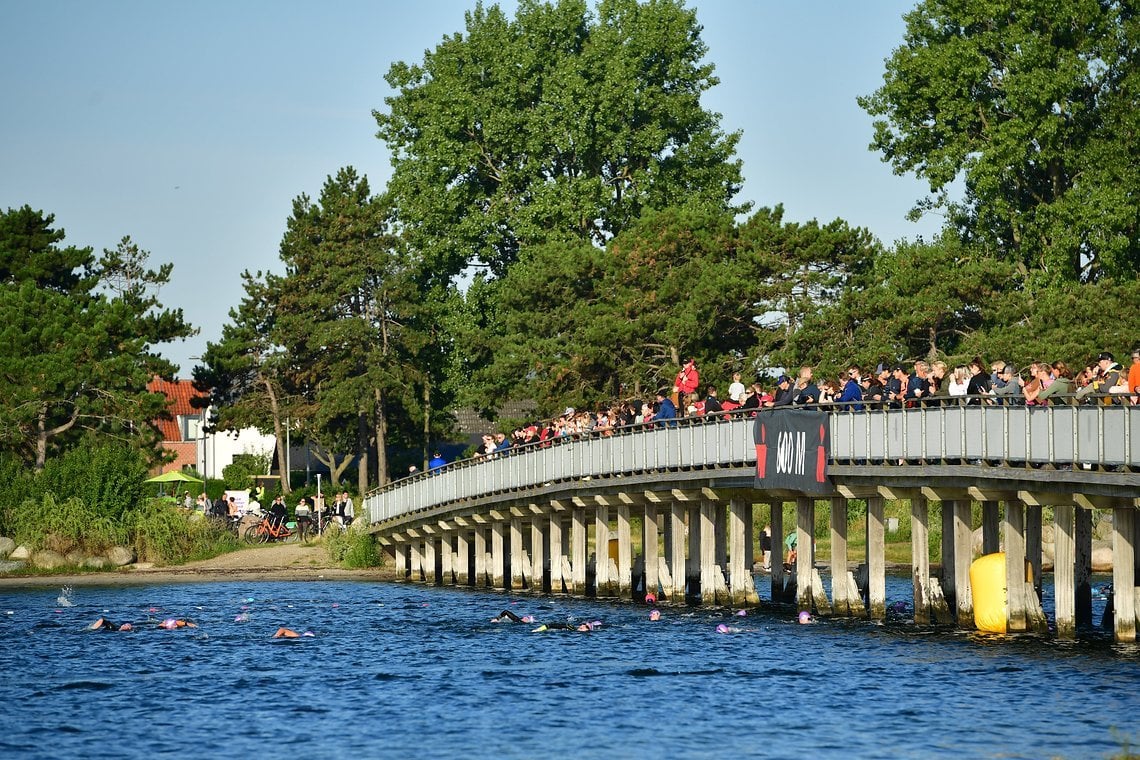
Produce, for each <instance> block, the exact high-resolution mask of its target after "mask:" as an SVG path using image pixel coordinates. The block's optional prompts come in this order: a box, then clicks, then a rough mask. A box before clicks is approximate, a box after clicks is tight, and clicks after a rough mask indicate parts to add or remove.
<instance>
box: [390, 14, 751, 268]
mask: <svg viewBox="0 0 1140 760" xmlns="http://www.w3.org/2000/svg"><path fill="white" fill-rule="evenodd" d="M700 32H701V27H700V25H699V24H698V23H697V19H696V14H695V12H694V11H693V10H691V9H688V8H685V7H684V4H683V2H681V1H680V0H648V1H647V2H637V0H602V1H601V2H600V3H599V4H598V6H597V10H596V12H591V11H590V9H589V7H588V6H587V4H586V2H584V0H556V1H554V2H539V1H538V0H522V2H521V3H520V4H519V7H518V11H517V13H516V15H515V17H514V18H513V19H510V18H508V17H507V16H506V15H505V14H504V13H503V11H502V10H501V9H500V8H499V7H498V6H497V5H492V6H490V7H489V8H487V7H484V6H483V5H482V4H481V3H480V4H478V5H476V7H475V10H473V11H471V12H469V13H468V14H467V16H466V29H465V31H464V32H463V33H458V34H454V35H451V36H448V37H445V38H444V39H443V41H442V42H441V43H440V44H439V45H437V46H436V47H435V49H434V50H429V51H427V52H426V53H425V55H424V60H423V61H422V62H421V63H416V64H408V63H404V62H399V63H396V64H394V65H393V66H392V67H391V69H390V70H389V72H388V75H387V81H388V83H389V84H390V85H391V86H392V88H393V89H394V90H395V91H396V94H395V95H393V96H391V97H388V98H386V103H387V106H388V108H387V110H386V111H376V112H375V117H376V120H377V124H378V125H379V134H378V136H379V137H380V138H381V139H383V140H384V141H385V142H386V143H387V144H388V147H389V149H390V150H391V152H392V163H393V166H394V172H393V175H392V178H391V181H390V182H389V192H390V193H391V196H392V199H393V205H394V208H395V209H396V211H397V216H398V219H399V222H400V224H401V226H402V228H403V230H404V232H405V234H406V236H407V240H408V242H409V243H410V244H411V245H412V246H413V247H414V248H415V249H416V250H417V251H419V252H420V253H421V254H422V255H424V256H425V257H426V260H427V262H428V264H429V266H430V267H431V268H432V270H433V271H434V272H436V273H437V274H439V275H441V276H443V277H445V278H450V277H451V276H453V275H455V274H457V273H458V272H460V271H462V270H463V269H464V268H465V267H466V266H468V265H469V264H471V263H482V264H485V265H487V266H489V267H490V269H491V273H492V275H493V276H501V275H502V274H503V273H505V271H506V269H507V268H508V267H509V266H510V264H511V263H513V262H514V261H515V260H516V259H518V257H519V255H520V250H521V249H522V248H523V247H525V246H527V245H532V244H537V243H540V242H543V241H546V240H550V239H552V238H553V239H559V240H560V239H564V238H565V237H572V238H574V239H576V240H578V241H581V242H583V243H593V244H595V245H601V244H604V243H605V241H607V240H608V239H610V238H611V237H612V236H613V235H615V234H617V233H618V232H620V231H621V230H623V229H625V228H626V227H627V226H628V225H629V224H630V223H631V222H632V221H633V220H634V219H636V218H637V217H638V215H639V214H640V213H641V211H642V210H643V209H645V208H649V207H656V208H665V207H667V206H672V205H678V204H682V203H687V202H693V201H702V202H706V203H711V204H713V205H716V206H719V207H721V208H725V209H729V208H731V203H732V199H733V197H734V196H735V195H736V193H737V191H738V190H739V187H740V184H741V174H740V162H739V161H737V160H735V159H734V150H735V146H736V143H737V140H738V138H739V135H738V134H735V133H734V134H727V135H726V134H724V133H723V132H722V131H721V129H720V115H719V114H717V113H713V112H710V111H708V110H706V109H704V108H702V107H701V103H700V98H701V95H702V93H704V92H705V91H707V90H708V89H709V88H711V87H713V86H714V85H716V83H717V79H716V77H715V76H714V75H713V66H712V64H710V63H708V62H706V61H705V60H704V57H705V54H706V52H707V48H706V46H705V44H704V42H703V41H702V40H701V37H700ZM736 210H741V209H739V208H738V209H736Z"/></svg>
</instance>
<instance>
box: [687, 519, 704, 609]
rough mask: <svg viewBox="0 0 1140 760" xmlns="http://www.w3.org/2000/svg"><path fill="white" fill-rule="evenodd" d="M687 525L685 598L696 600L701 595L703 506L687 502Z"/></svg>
mask: <svg viewBox="0 0 1140 760" xmlns="http://www.w3.org/2000/svg"><path fill="white" fill-rule="evenodd" d="M685 503H686V505H687V508H686V509H685V524H686V530H687V531H688V533H687V534H686V535H687V537H688V539H689V540H688V545H689V554H688V557H687V559H686V562H685V597H686V599H692V598H695V597H696V596H697V595H698V594H700V593H701V505H700V502H697V503H696V504H693V503H691V502H685Z"/></svg>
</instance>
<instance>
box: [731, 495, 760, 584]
mask: <svg viewBox="0 0 1140 760" xmlns="http://www.w3.org/2000/svg"><path fill="white" fill-rule="evenodd" d="M751 532H752V504H751V503H750V502H748V501H746V500H745V499H742V498H740V497H739V496H737V497H733V498H732V499H731V500H730V501H729V502H728V543H729V546H728V562H729V565H728V575H729V581H730V582H731V584H732V585H731V586H730V588H729V598H730V599H731V601H732V604H733V605H740V606H743V605H754V604H759V603H760V597H759V596H758V595H757V594H756V583H755V582H754V581H753V580H752V553H751V552H750V551H749V550H748V549H747V548H746V547H747V545H748V543H749V542H748V541H747V540H746V539H747V536H748V534H750V533H751Z"/></svg>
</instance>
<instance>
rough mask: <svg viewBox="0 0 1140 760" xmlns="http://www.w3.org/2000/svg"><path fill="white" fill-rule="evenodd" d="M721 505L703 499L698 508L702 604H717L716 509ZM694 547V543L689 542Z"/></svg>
mask: <svg viewBox="0 0 1140 760" xmlns="http://www.w3.org/2000/svg"><path fill="white" fill-rule="evenodd" d="M718 507H719V505H718V504H717V503H716V502H715V501H712V500H711V499H701V506H700V507H699V508H698V511H697V515H698V521H699V522H698V523H697V527H698V530H696V531H694V532H695V533H697V534H698V535H697V542H698V547H699V548H698V551H697V561H698V563H699V568H700V569H699V571H698V579H699V580H698V583H700V589H701V604H716V603H718V600H717V598H716V588H717V583H716V578H715V577H714V574H715V572H716V510H717V508H718ZM689 546H690V547H692V544H689Z"/></svg>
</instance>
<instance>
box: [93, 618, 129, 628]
mask: <svg viewBox="0 0 1140 760" xmlns="http://www.w3.org/2000/svg"><path fill="white" fill-rule="evenodd" d="M87 630H89V631H131V630H134V628H133V627H132V626H131V624H130V623H123V624H122V625H119V624H118V623H112V622H111V621H110V620H108V619H107V618H99V619H98V620H96V621H95V622H94V623H92V624H91V625H89V626H87Z"/></svg>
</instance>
